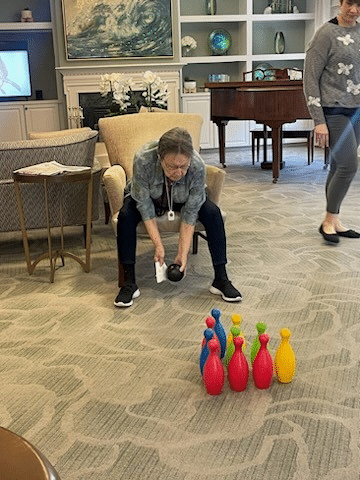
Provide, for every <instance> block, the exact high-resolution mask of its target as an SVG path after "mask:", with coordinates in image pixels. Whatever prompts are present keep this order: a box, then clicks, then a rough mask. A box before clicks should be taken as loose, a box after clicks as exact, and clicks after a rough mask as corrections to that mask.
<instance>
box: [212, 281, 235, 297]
mask: <svg viewBox="0 0 360 480" xmlns="http://www.w3.org/2000/svg"><path fill="white" fill-rule="evenodd" d="M209 290H210V292H211V293H213V294H214V295H221V296H222V299H223V300H225V301H226V302H240V301H241V300H242V295H241V293H240V292H239V290H237V289H236V288H235V287H234V285H233V284H232V283H231V282H230V280H221V281H217V280H214V281H213V283H212V285H211V286H210V288H209Z"/></svg>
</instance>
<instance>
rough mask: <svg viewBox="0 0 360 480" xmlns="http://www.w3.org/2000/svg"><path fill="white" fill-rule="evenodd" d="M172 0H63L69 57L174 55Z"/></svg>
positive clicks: (122, 57)
mask: <svg viewBox="0 0 360 480" xmlns="http://www.w3.org/2000/svg"><path fill="white" fill-rule="evenodd" d="M171 2H172V0H123V1H122V3H120V2H118V1H116V2H115V1H114V0H86V1H85V2H84V1H78V0H62V9H63V19H64V22H63V23H64V36H65V47H66V55H67V59H68V60H92V59H109V58H121V59H126V58H128V59H131V58H141V57H143V58H145V57H147V58H149V57H150V58H159V57H160V58H161V57H165V58H169V57H173V56H174V46H173V20H172V5H171Z"/></svg>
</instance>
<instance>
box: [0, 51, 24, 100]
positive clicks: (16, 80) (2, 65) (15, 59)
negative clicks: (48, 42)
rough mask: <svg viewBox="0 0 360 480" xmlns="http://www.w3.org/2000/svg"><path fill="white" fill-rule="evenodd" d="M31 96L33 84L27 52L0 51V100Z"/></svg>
mask: <svg viewBox="0 0 360 480" xmlns="http://www.w3.org/2000/svg"><path fill="white" fill-rule="evenodd" d="M30 96H31V83H30V70H29V56H28V52H27V50H26V49H24V50H10V49H9V50H1V49H0V98H4V97H10V98H12V97H30Z"/></svg>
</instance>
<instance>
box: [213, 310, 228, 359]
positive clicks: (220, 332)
mask: <svg viewBox="0 0 360 480" xmlns="http://www.w3.org/2000/svg"><path fill="white" fill-rule="evenodd" d="M220 315H221V311H220V310H218V309H217V308H213V309H212V310H211V316H212V317H214V319H215V327H214V331H215V333H216V335H217V337H218V339H219V342H220V345H221V354H220V358H224V355H225V351H226V332H225V328H224V326H223V324H222V323H221V321H220Z"/></svg>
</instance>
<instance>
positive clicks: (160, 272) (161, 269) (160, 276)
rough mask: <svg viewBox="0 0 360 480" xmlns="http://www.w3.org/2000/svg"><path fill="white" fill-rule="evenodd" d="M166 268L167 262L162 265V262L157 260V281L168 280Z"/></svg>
mask: <svg viewBox="0 0 360 480" xmlns="http://www.w3.org/2000/svg"><path fill="white" fill-rule="evenodd" d="M166 270H167V266H166V263H165V262H164V263H163V264H162V265H160V262H155V275H156V282H157V283H161V282H164V281H165V280H167V277H166Z"/></svg>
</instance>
